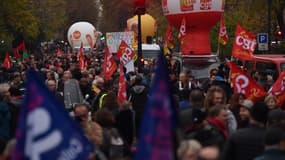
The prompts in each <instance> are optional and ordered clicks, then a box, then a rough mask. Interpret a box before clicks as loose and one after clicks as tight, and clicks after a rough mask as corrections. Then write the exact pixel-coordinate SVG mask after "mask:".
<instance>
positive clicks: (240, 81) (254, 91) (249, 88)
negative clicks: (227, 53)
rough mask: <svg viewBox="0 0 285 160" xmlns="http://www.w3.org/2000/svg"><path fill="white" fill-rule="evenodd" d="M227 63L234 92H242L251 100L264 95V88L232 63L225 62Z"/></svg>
mask: <svg viewBox="0 0 285 160" xmlns="http://www.w3.org/2000/svg"><path fill="white" fill-rule="evenodd" d="M227 64H228V66H229V68H230V70H231V74H230V78H231V82H232V83H233V87H234V93H242V94H244V95H245V97H246V98H247V99H249V100H251V101H252V102H256V101H257V100H260V99H261V98H262V97H264V96H265V95H266V92H265V91H264V89H263V88H262V87H261V86H259V85H258V84H257V83H256V82H255V80H254V79H252V78H251V77H249V76H248V75H247V74H246V73H244V72H243V71H242V70H241V69H239V68H238V67H237V66H236V65H235V64H234V63H232V62H227Z"/></svg>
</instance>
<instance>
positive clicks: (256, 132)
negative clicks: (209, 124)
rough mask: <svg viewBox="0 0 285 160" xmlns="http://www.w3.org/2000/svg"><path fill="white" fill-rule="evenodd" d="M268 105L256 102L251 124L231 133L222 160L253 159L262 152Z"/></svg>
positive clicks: (251, 115)
mask: <svg viewBox="0 0 285 160" xmlns="http://www.w3.org/2000/svg"><path fill="white" fill-rule="evenodd" d="M267 113H268V107H267V105H266V104H265V103H264V102H256V103H255V104H254V105H253V106H252V107H251V108H250V116H249V125H248V127H246V128H241V129H239V130H237V131H236V132H235V133H233V134H232V135H230V137H229V138H228V139H227V141H226V144H225V146H224V149H223V151H222V156H221V160H229V159H230V160H251V159H254V158H255V157H257V156H259V155H261V154H262V152H263V150H264V146H263V138H264V135H265V122H266V120H267Z"/></svg>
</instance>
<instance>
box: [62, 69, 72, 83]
mask: <svg viewBox="0 0 285 160" xmlns="http://www.w3.org/2000/svg"><path fill="white" fill-rule="evenodd" d="M62 78H63V80H65V81H66V80H69V79H71V78H72V74H71V72H70V71H64V72H63V77H62Z"/></svg>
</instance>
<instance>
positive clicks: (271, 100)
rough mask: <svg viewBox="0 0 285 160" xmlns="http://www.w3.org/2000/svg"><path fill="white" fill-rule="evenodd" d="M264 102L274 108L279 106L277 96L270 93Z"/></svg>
mask: <svg viewBox="0 0 285 160" xmlns="http://www.w3.org/2000/svg"><path fill="white" fill-rule="evenodd" d="M264 102H265V103H266V105H267V106H268V108H269V109H274V108H277V107H278V106H277V104H278V100H277V98H276V97H275V96H274V95H272V94H270V95H268V96H266V97H265V99H264Z"/></svg>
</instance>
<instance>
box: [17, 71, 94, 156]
mask: <svg viewBox="0 0 285 160" xmlns="http://www.w3.org/2000/svg"><path fill="white" fill-rule="evenodd" d="M19 120H20V121H19V125H18V129H17V133H16V138H17V144H16V148H15V151H14V154H13V160H85V159H87V158H88V156H89V153H90V151H92V149H93V148H92V147H93V146H91V144H90V143H89V141H88V140H87V138H86V137H85V136H84V133H83V131H82V129H81V128H80V126H79V124H77V123H76V122H75V121H73V120H72V118H71V117H70V116H69V115H68V112H67V111H66V110H65V108H64V106H63V104H62V103H60V102H58V101H57V98H56V97H55V95H54V93H52V92H51V91H49V89H48V88H47V87H46V85H45V84H44V82H43V81H42V79H41V77H40V76H39V75H38V74H37V73H36V72H35V71H34V70H29V72H28V81H27V84H26V94H25V98H24V102H23V106H22V108H21V114H20V119H19Z"/></svg>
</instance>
